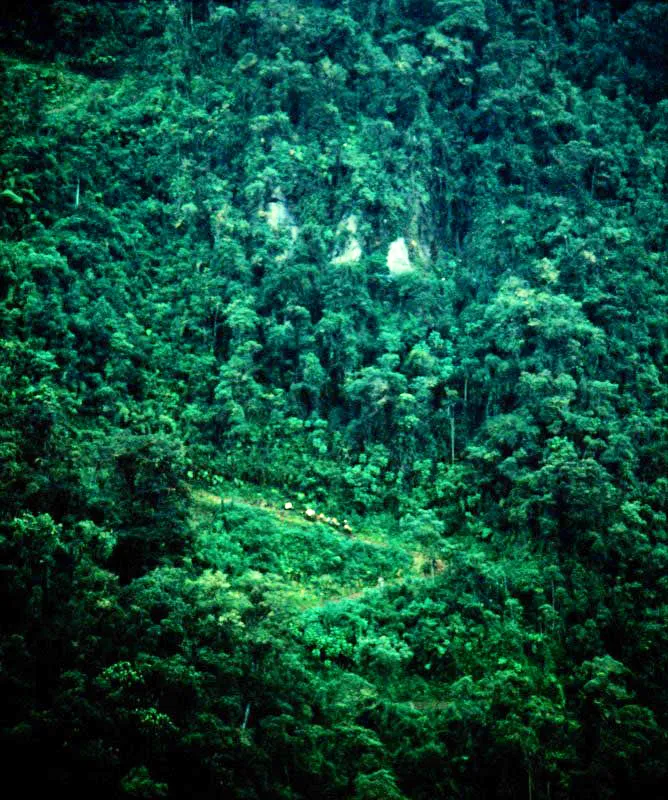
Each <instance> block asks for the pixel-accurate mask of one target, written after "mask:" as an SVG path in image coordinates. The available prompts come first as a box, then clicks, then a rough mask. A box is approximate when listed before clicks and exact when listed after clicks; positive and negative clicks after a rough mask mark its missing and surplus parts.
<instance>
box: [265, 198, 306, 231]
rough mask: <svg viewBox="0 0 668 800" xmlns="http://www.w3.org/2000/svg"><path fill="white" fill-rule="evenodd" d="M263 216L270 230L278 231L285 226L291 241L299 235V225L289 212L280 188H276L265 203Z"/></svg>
mask: <svg viewBox="0 0 668 800" xmlns="http://www.w3.org/2000/svg"><path fill="white" fill-rule="evenodd" d="M265 217H266V220H267V225H269V227H270V228H271V229H272V231H279V230H283V229H286V228H287V230H288V231H289V233H290V236H291V237H292V241H293V242H294V241H295V240H296V238H297V237H298V236H299V226H298V225H297V223H296V221H295V218H294V217H293V216H292V214H291V213H290V210H289V209H288V204H287V203H286V201H285V197H284V196H283V193H282V192H281V191H280V189H277V190H276V191H275V192H274V193H273V195H272V198H271V200H270V201H269V202H268V203H267V210H266V212H265Z"/></svg>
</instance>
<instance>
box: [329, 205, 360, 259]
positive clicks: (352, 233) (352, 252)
mask: <svg viewBox="0 0 668 800" xmlns="http://www.w3.org/2000/svg"><path fill="white" fill-rule="evenodd" d="M357 228H358V222H357V217H356V216H355V215H354V214H350V215H349V216H348V217H346V218H345V219H344V220H342V222H341V224H340V225H339V227H338V229H337V231H336V233H337V235H338V236H339V237H341V240H342V241H343V242H345V244H344V245H343V248H339V251H340V252H338V254H337V255H335V256H334V257H333V258H332V260H331V263H332V264H355V263H357V262H358V261H359V260H360V258H362V245H361V244H360V242H359V239H358V238H357ZM344 237H345V238H344Z"/></svg>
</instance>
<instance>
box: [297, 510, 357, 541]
mask: <svg viewBox="0 0 668 800" xmlns="http://www.w3.org/2000/svg"><path fill="white" fill-rule="evenodd" d="M283 508H284V509H285V510H286V511H294V508H295V507H294V505H293V504H292V503H290V502H287V503H286V504H285V505H284V506H283ZM304 518H305V519H307V520H308V521H309V522H321V523H323V524H324V525H329V526H330V527H332V528H338V529H339V530H342V531H343V532H344V533H345V534H346V535H347V536H352V534H353V529H352V528H351V527H350V523H349V522H348V520H347V519H344V520H343V522H340V521H339V520H338V519H337V518H336V517H326V516H325V515H324V514H318V513H317V512H316V510H315V509H314V508H306V509H305V510H304Z"/></svg>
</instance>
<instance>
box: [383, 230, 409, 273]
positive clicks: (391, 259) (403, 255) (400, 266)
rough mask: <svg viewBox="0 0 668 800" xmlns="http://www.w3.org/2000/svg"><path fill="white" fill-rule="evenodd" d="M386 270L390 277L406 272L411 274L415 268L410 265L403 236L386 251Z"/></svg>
mask: <svg viewBox="0 0 668 800" xmlns="http://www.w3.org/2000/svg"><path fill="white" fill-rule="evenodd" d="M387 268H388V269H389V270H390V272H391V273H392V275H405V274H406V273H408V272H413V270H414V269H415V267H413V265H412V264H411V259H410V256H409V255H408V247H407V246H406V240H405V239H404V238H403V236H402V237H401V238H399V239H395V240H394V241H393V242H392V244H391V245H390V248H389V250H388V251H387Z"/></svg>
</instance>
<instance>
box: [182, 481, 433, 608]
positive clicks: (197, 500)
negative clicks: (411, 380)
mask: <svg viewBox="0 0 668 800" xmlns="http://www.w3.org/2000/svg"><path fill="white" fill-rule="evenodd" d="M192 498H193V501H194V509H193V511H194V513H193V524H194V525H196V526H197V525H201V524H202V519H201V518H202V517H203V516H204V515H205V514H211V515H212V516H215V514H216V512H217V511H218V510H219V509H220V508H221V507H222V506H224V505H231V504H238V505H245V506H252V507H254V508H260V509H262V510H264V511H266V512H268V513H269V514H271V515H272V516H274V517H275V518H276V519H277V520H279V521H280V522H283V523H289V524H291V525H299V526H300V527H311V526H313V525H323V524H325V523H322V522H311V521H309V520H307V519H305V518H304V516H303V515H302V514H301V513H300V512H299V511H296V510H285V509H284V508H280V507H278V506H276V505H272V504H271V503H269V502H267V501H266V500H264V499H262V498H248V497H243V496H241V495H231V494H226V493H223V494H216V493H214V492H211V491H208V490H206V489H193V490H192ZM196 516H197V517H199V518H200V519H197V518H196ZM332 530H333V531H335V532H336V533H339V534H340V536H341V537H342V538H346V539H349V540H356V541H359V542H363V543H364V544H367V545H369V546H370V547H379V548H388V547H389V546H390V543H389V542H387V541H382V540H381V541H378V539H374V538H372V537H369V536H365V535H364V532H363V531H354V532H353V533H352V534H344V533H343V531H341V530H339V529H337V528H332ZM404 552H405V553H406V554H407V555H409V556H410V558H411V566H410V568H409V570H410V571H409V572H408V573H407V574H403V575H398V576H396V577H393V578H379V579H378V580H377V582H376V583H373V584H370V585H367V586H364V587H362V588H356V589H355V590H354V591H351V592H346V593H345V594H337V593H335V594H332V595H330V596H326V595H324V596H321V597H320V598H319V599H318V600H317V601H315V602H314V603H313V605H317V606H328V605H332V604H336V603H344V602H347V601H349V600H358V599H360V598H362V597H365V596H366V595H369V594H372V593H376V592H381V591H383V590H384V589H386V588H388V587H396V586H402V585H403V584H404V583H406V580H407V579H408V578H410V579H413V580H415V579H417V580H430V579H432V578H433V575H429V574H426V573H425V566H426V565H427V564H428V563H429V562H430V561H431V559H430V558H429V556H428V555H427V554H426V553H425V552H423V551H421V550H408V549H405V550H404ZM439 571H441V570H439ZM286 583H291V581H290V580H289V579H288V578H287V577H286Z"/></svg>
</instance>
